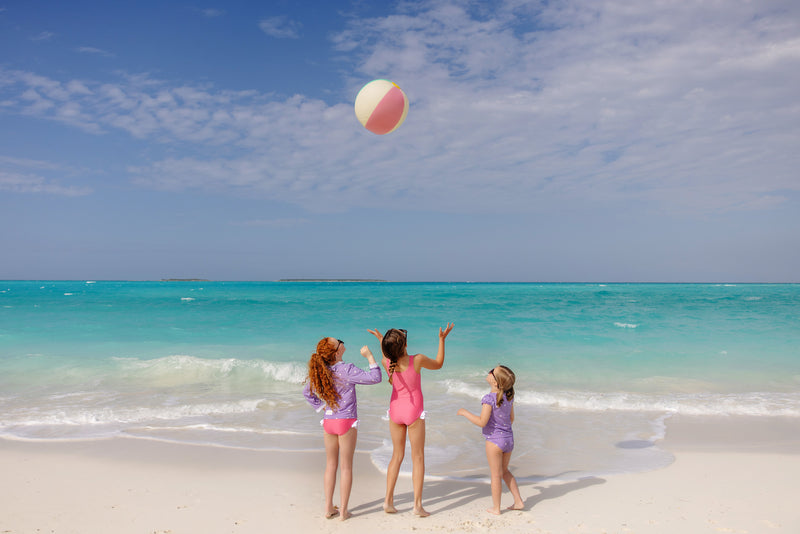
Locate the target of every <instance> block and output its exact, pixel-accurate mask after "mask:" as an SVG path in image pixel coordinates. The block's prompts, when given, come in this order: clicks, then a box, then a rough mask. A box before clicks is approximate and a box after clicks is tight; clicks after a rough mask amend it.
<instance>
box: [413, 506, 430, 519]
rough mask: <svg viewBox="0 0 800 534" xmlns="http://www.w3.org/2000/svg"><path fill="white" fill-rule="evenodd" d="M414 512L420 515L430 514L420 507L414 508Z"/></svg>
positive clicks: (426, 515)
mask: <svg viewBox="0 0 800 534" xmlns="http://www.w3.org/2000/svg"><path fill="white" fill-rule="evenodd" d="M414 513H415V514H416V515H418V516H420V517H428V516H429V515H431V514H430V513H429V512H426V511H425V508H422V507H419V508H414Z"/></svg>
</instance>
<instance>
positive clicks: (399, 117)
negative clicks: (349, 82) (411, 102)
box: [355, 80, 408, 135]
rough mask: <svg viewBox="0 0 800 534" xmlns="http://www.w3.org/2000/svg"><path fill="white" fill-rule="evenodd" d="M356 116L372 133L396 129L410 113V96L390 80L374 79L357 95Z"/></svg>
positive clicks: (383, 132) (384, 132)
mask: <svg viewBox="0 0 800 534" xmlns="http://www.w3.org/2000/svg"><path fill="white" fill-rule="evenodd" d="M355 110H356V117H357V118H358V122H360V123H361V125H362V126H363V127H364V128H366V129H367V130H369V131H370V132H372V133H375V134H378V135H383V134H387V133H389V132H393V131H395V130H396V129H397V128H398V127H399V126H400V125H401V124H403V121H404V120H406V114H407V113H408V97H406V94H405V93H404V92H403V90H402V89H400V87H398V85H397V84H396V83H394V82H390V81H389V80H372V81H371V82H369V83H368V84H367V85H365V86H364V87H362V88H361V90H360V91H359V92H358V95H356V105H355Z"/></svg>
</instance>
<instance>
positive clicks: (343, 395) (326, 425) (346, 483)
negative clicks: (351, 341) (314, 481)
mask: <svg viewBox="0 0 800 534" xmlns="http://www.w3.org/2000/svg"><path fill="white" fill-rule="evenodd" d="M344 351H345V347H344V341H342V340H341V339H335V338H332V337H326V338H323V339H321V340H320V342H319V343H317V352H315V353H314V354H312V355H311V358H310V359H309V360H308V378H307V379H306V385H305V388H304V389H303V395H304V396H305V398H306V400H307V401H308V402H309V404H311V406H313V407H314V409H316V410H317V411H318V412H319V411H320V410H322V409H323V408H327V409H326V410H325V416H324V418H323V420H322V427H323V429H324V430H325V455H326V466H325V477H324V486H325V517H327V518H328V519H330V518H332V517H334V516H336V515H338V514H340V513H341V519H342V521H344V520H345V519H347V518H348V517H350V512H348V511H347V502H348V501H349V500H350V489H351V488H352V486H353V453H354V452H355V450H356V438H357V436H358V431H357V430H356V427H357V426H358V413H357V403H356V384H377V383H378V382H380V381H381V369H380V367H379V366H378V364H377V363H376V362H375V358H374V357H373V356H372V352H370V350H369V349H368V348H367V347H366V346H364V347H362V348H361V354H362V356H364V357H365V358H366V359H367V360H368V361H369V371H364V370H363V369H359V368H358V367H356V366H355V365H353V364H352V363H345V362H343V361H342V355H344ZM340 461H341V465H342V474H341V479H340V481H339V494H340V497H341V500H342V502H341V504H342V505H341V509H338V510H337V508H336V507H335V506H334V505H333V490H334V488H335V486H336V470H337V468H338V466H339V462H340Z"/></svg>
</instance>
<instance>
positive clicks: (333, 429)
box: [322, 419, 358, 436]
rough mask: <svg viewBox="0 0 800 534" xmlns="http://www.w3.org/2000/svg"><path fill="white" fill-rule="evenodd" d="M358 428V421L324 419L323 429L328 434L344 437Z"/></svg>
mask: <svg viewBox="0 0 800 534" xmlns="http://www.w3.org/2000/svg"><path fill="white" fill-rule="evenodd" d="M357 426H358V419H323V420H322V428H323V429H324V430H325V432H326V433H328V434H333V435H335V436H342V435H344V434H347V432H349V431H350V429H351V428H356V427H357Z"/></svg>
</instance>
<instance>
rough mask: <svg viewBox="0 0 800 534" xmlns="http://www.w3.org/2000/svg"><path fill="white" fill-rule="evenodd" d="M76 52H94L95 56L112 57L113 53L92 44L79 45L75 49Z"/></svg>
mask: <svg viewBox="0 0 800 534" xmlns="http://www.w3.org/2000/svg"><path fill="white" fill-rule="evenodd" d="M75 51H76V52H80V53H81V54H94V55H97V56H103V57H114V54H112V53H111V52H108V51H106V50H102V49H100V48H95V47H93V46H79V47H78V48H76V49H75Z"/></svg>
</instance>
